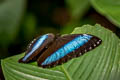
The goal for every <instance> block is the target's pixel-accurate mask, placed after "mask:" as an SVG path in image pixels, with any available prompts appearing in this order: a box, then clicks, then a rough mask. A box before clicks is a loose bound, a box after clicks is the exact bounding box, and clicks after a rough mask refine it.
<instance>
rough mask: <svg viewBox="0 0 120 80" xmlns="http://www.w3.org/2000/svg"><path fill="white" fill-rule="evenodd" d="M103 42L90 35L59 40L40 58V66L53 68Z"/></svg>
mask: <svg viewBox="0 0 120 80" xmlns="http://www.w3.org/2000/svg"><path fill="white" fill-rule="evenodd" d="M101 42H102V40H101V39H99V38H98V37H96V36H93V35H89V34H71V35H65V36H62V37H59V38H57V39H56V40H55V41H54V43H53V44H52V45H51V46H50V47H49V48H48V49H47V50H46V51H44V52H43V53H42V55H41V56H40V57H39V58H38V60H37V62H38V66H41V67H53V66H56V65H60V64H62V63H65V62H67V61H68V60H70V59H71V58H73V57H79V56H81V55H83V54H84V53H86V52H88V51H90V50H92V49H93V48H95V47H97V46H98V45H100V43H101Z"/></svg>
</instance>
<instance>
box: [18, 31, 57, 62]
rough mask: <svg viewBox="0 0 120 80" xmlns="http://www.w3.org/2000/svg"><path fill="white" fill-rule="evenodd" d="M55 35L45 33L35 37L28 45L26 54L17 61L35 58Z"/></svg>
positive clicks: (28, 60)
mask: <svg viewBox="0 0 120 80" xmlns="http://www.w3.org/2000/svg"><path fill="white" fill-rule="evenodd" d="M54 39H55V36H54V35H53V34H51V33H49V34H45V35H42V36H39V37H37V38H35V39H34V40H33V41H32V42H31V43H30V44H29V46H28V49H27V51H26V54H25V56H24V57H23V58H21V59H20V60H19V62H23V63H27V62H30V61H31V60H34V59H36V57H37V56H40V55H41V54H42V51H43V50H45V49H47V47H48V46H49V45H50V44H51V43H52V42H53V41H54Z"/></svg>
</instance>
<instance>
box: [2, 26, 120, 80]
mask: <svg viewBox="0 0 120 80" xmlns="http://www.w3.org/2000/svg"><path fill="white" fill-rule="evenodd" d="M77 33H81V34H83V33H87V34H92V35H96V36H98V37H100V38H101V39H102V41H103V42H102V44H101V45H100V46H99V47H97V48H95V49H94V50H92V51H89V52H87V53H86V54H85V55H83V56H81V57H78V58H74V59H72V60H70V61H68V62H67V63H65V64H63V65H60V66H57V67H54V68H50V69H45V68H41V67H38V66H37V64H36V62H34V63H31V64H22V63H18V60H19V59H20V58H21V57H22V56H23V55H24V54H20V55H17V56H13V57H9V58H6V59H3V60H2V69H3V73H4V76H5V79H6V80H23V79H25V80H46V79H49V80H119V79H120V40H119V38H118V37H117V36H116V35H115V34H114V33H112V32H111V31H109V30H107V29H105V28H104V27H101V26H100V25H98V24H97V25H95V26H91V25H84V26H82V27H77V28H75V30H74V31H73V32H72V34H77Z"/></svg>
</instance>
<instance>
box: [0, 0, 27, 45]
mask: <svg viewBox="0 0 120 80" xmlns="http://www.w3.org/2000/svg"><path fill="white" fill-rule="evenodd" d="M24 5H25V0H2V1H1V3H0V37H1V38H0V44H1V45H4V46H5V45H8V44H9V43H10V42H11V41H13V39H14V38H15V36H16V35H17V32H18V29H19V26H18V25H19V22H20V19H21V17H22V14H23V11H24V7H25V6H24ZM3 34H4V35H3Z"/></svg>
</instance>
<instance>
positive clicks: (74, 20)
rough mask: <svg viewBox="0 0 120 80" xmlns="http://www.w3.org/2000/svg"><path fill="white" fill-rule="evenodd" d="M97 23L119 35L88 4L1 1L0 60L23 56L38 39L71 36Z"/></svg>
mask: <svg viewBox="0 0 120 80" xmlns="http://www.w3.org/2000/svg"><path fill="white" fill-rule="evenodd" d="M96 23H99V24H101V25H102V26H105V27H106V28H108V29H110V30H112V31H113V32H114V33H116V34H117V35H118V36H119V35H120V34H119V31H120V29H119V28H117V27H116V26H115V25H113V24H112V23H111V22H109V21H108V19H106V18H105V17H104V16H103V15H101V14H99V13H98V12H97V11H96V10H95V9H94V8H93V7H92V6H91V5H90V3H89V0H75V1H74V0H0V59H3V58H6V57H9V56H12V55H16V54H20V53H22V52H24V51H25V50H26V46H27V45H28V44H29V43H30V41H31V40H33V39H34V38H35V37H37V36H39V35H42V34H46V33H54V34H57V33H60V34H69V33H71V32H72V30H73V29H74V28H75V27H78V26H82V25H84V24H91V25H94V24H96ZM0 74H1V75H2V72H1V73H0Z"/></svg>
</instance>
